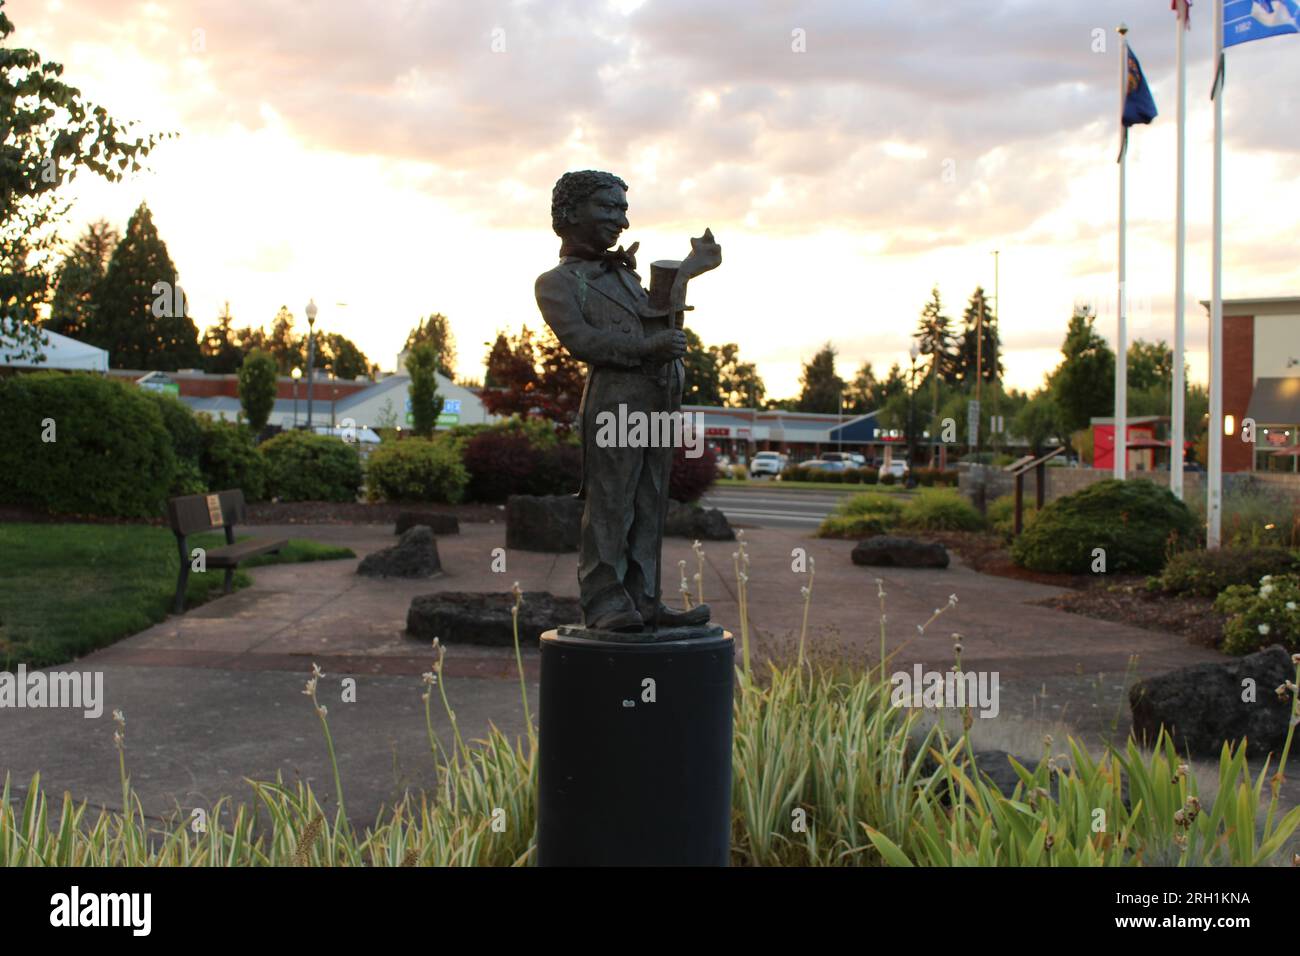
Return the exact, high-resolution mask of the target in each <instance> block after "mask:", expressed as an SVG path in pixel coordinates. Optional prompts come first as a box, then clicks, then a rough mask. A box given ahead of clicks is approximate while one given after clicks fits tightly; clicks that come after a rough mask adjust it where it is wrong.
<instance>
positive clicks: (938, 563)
mask: <svg viewBox="0 0 1300 956" xmlns="http://www.w3.org/2000/svg"><path fill="white" fill-rule="evenodd" d="M853 563H854V564H864V565H867V566H869V567H881V568H946V567H947V566H948V552H947V550H945V548H944V546H943V545H941V544H935V543H933V542H929V541H915V540H913V539H912V538H896V537H894V536H893V535H888V534H878V535H876V536H875V537H874V538H868V539H867V540H866V541H863V542H861V543H859V544H858V545H856V546H855V547H854V548H853Z"/></svg>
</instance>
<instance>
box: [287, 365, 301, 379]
mask: <svg viewBox="0 0 1300 956" xmlns="http://www.w3.org/2000/svg"><path fill="white" fill-rule="evenodd" d="M289 374H290V375H291V376H292V377H293V380H294V381H295V382H296V381H298V379H300V378H302V369H300V368H295V369H294V370H293V371H292V372H290V373H289Z"/></svg>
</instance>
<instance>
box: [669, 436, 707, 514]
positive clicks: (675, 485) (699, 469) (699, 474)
mask: <svg viewBox="0 0 1300 956" xmlns="http://www.w3.org/2000/svg"><path fill="white" fill-rule="evenodd" d="M717 460H718V456H717V454H716V453H715V452H714V451H713V449H712V448H709V447H707V446H706V447H705V448H704V454H702V455H700V456H699V457H697V458H688V457H687V455H686V449H685V448H682V447H677V448H674V449H673V466H672V473H671V474H670V475H669V478H668V494H669V496H670V497H671V498H672V499H673V500H674V501H684V502H686V503H687V504H690V503H691V502H693V501H699V500H700V498H701V497H703V495H704V493H705V492H706V491H708V490H709V488H711V487H712V486H713V481H714V479H715V478H717V476H718V468H717Z"/></svg>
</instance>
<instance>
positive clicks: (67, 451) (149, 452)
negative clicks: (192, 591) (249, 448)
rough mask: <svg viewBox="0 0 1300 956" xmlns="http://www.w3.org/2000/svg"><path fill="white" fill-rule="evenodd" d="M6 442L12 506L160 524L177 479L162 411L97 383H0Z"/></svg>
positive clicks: (50, 378) (140, 396)
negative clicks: (155, 520)
mask: <svg viewBox="0 0 1300 956" xmlns="http://www.w3.org/2000/svg"><path fill="white" fill-rule="evenodd" d="M0 435H3V438H0V476H3V477H2V478H0V502H2V503H5V504H15V505H23V506H27V507H33V508H39V509H41V510H44V511H48V512H51V513H54V514H80V515H104V516H115V517H126V518H150V517H157V516H158V515H160V514H162V513H163V510H164V508H165V507H166V502H167V493H168V490H169V489H170V488H171V487H172V483H173V481H174V480H175V478H176V472H177V464H176V453H175V452H174V451H173V450H172V439H171V436H170V435H169V434H168V431H167V426H166V424H165V423H164V421H163V416H162V413H161V412H160V411H159V406H158V403H157V402H155V401H153V400H152V399H151V398H150V397H149V396H148V395H147V393H145V392H143V391H142V390H140V389H139V388H136V387H135V386H133V385H127V384H124V383H122V382H117V381H114V380H112V379H108V378H101V377H99V376H97V375H85V374H72V375H69V374H65V373H63V372H35V373H32V374H25V375H16V376H14V377H12V378H9V379H5V380H3V381H0ZM44 437H49V438H52V439H53V440H51V441H45V440H43V438H44Z"/></svg>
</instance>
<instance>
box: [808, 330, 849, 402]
mask: <svg viewBox="0 0 1300 956" xmlns="http://www.w3.org/2000/svg"><path fill="white" fill-rule="evenodd" d="M835 354H836V353H835V346H833V345H832V344H831V343H830V342H827V343H826V344H825V345H823V346H822V347H821V349H820V351H818V352H817V354H816V355H814V356H813V357H812V360H811V361H809V362H805V363H804V367H803V373H802V374H801V375H800V376H799V381H800V383H801V384H802V385H803V390H802V391H801V392H800V393H799V409H798V410H799V411H801V412H826V413H829V414H838V413H839V411H840V399H841V395H842V394H843V392H844V380H843V379H842V378H840V377H839V376H838V375H836V374H835Z"/></svg>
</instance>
